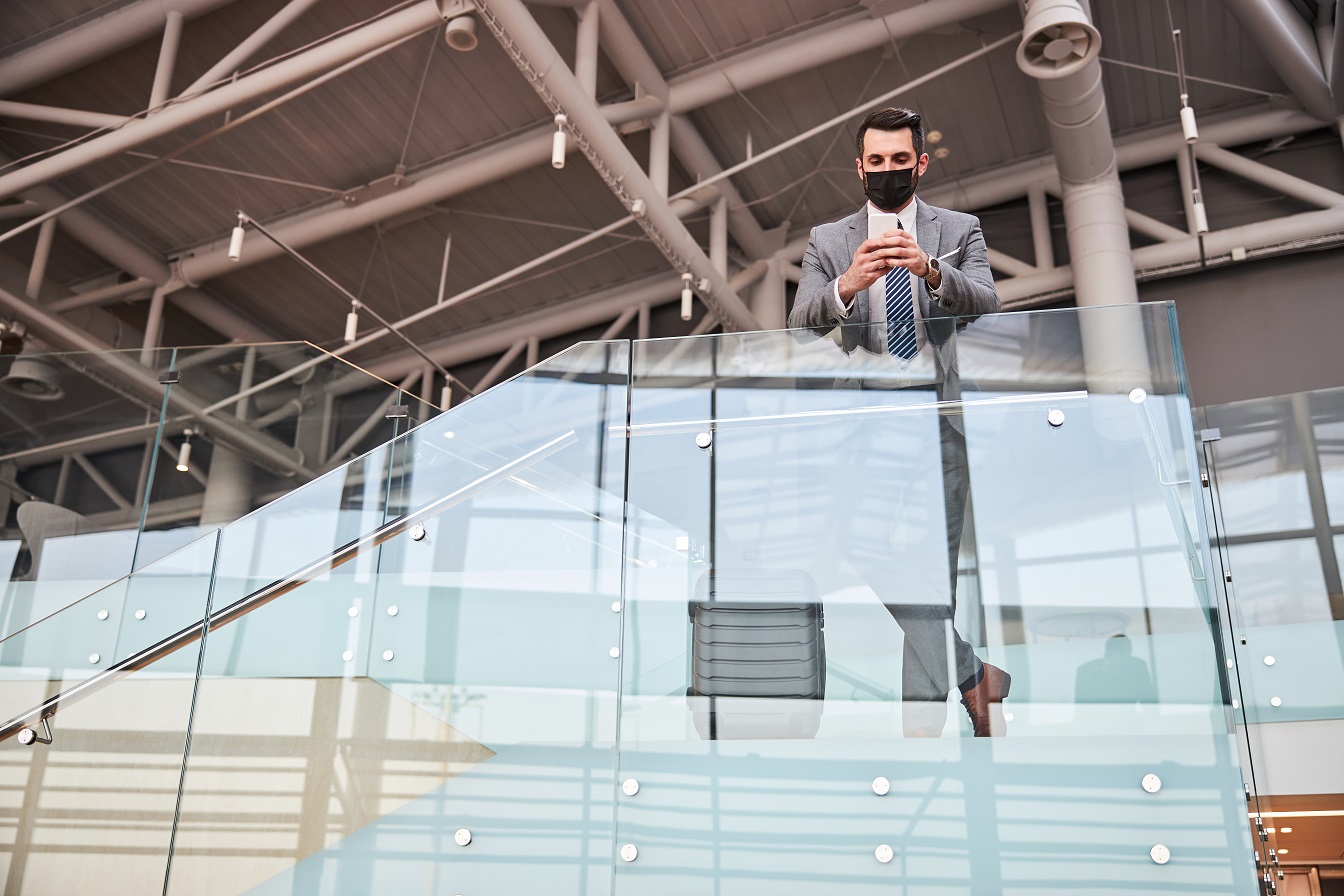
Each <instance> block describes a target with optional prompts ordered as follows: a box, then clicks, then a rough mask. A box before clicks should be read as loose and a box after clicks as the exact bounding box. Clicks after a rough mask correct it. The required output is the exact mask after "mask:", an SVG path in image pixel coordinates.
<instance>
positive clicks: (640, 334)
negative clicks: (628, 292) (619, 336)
mask: <svg viewBox="0 0 1344 896" xmlns="http://www.w3.org/2000/svg"><path fill="white" fill-rule="evenodd" d="M651 310H652V309H651V308H650V306H649V303H648V302H640V303H639V323H638V324H637V325H636V326H637V328H636V330H635V338H637V339H648V338H649V333H650V330H649V317H650V312H651Z"/></svg>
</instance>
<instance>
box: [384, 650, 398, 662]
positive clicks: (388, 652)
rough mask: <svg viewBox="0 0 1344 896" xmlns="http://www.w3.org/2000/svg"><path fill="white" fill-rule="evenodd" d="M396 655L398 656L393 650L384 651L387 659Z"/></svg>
mask: <svg viewBox="0 0 1344 896" xmlns="http://www.w3.org/2000/svg"><path fill="white" fill-rule="evenodd" d="M394 656H396V654H395V653H393V652H392V651H390V650H384V651H383V659H385V660H391V659H392V657H394Z"/></svg>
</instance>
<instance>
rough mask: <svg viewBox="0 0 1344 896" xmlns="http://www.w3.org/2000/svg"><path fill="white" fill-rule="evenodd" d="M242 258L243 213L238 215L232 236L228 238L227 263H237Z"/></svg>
mask: <svg viewBox="0 0 1344 896" xmlns="http://www.w3.org/2000/svg"><path fill="white" fill-rule="evenodd" d="M242 257H243V213H242V212H239V213H238V223H237V224H236V225H234V228H233V234H232V235H231V236H230V237H229V261H237V260H238V259H240V258H242Z"/></svg>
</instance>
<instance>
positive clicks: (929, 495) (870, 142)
mask: <svg viewBox="0 0 1344 896" xmlns="http://www.w3.org/2000/svg"><path fill="white" fill-rule="evenodd" d="M855 142H856V147H857V149H858V153H859V157H858V158H857V159H856V160H855V162H856V165H857V168H858V176H859V179H860V180H861V181H862V183H863V186H864V193H865V194H866V195H867V197H868V203H867V205H866V206H865V207H864V208H863V209H861V210H860V211H858V212H857V213H856V214H853V215H850V216H849V217H846V218H843V219H841V220H840V221H836V222H834V223H832V224H823V225H821V226H820V227H817V228H815V229H813V231H812V238H811V241H810V242H809V244H808V247H807V252H806V254H805V255H804V256H803V277H802V279H801V281H800V282H799V284H798V295H797V298H796V299H795V302H794V307H793V310H792V311H791V312H790V314H789V325H790V326H792V327H806V328H809V329H812V330H815V331H817V332H820V333H825V332H827V331H829V330H831V329H832V328H834V327H836V326H837V325H841V324H869V325H870V326H866V327H845V328H843V329H842V330H841V338H842V346H843V348H844V349H845V351H846V352H853V351H854V350H855V349H856V348H860V347H861V348H864V349H866V350H868V351H869V352H873V353H874V354H878V355H883V356H884V357H886V359H887V360H888V361H889V362H890V365H891V370H892V371H893V372H894V374H895V376H894V377H893V379H892V380H888V381H886V382H883V383H878V382H877V381H875V380H873V379H871V378H870V379H869V380H868V381H867V382H865V383H863V384H862V387H864V388H872V389H887V390H891V389H905V388H910V387H911V385H912V381H911V380H910V379H909V378H906V379H905V380H904V381H902V375H903V374H904V372H905V371H907V370H908V369H915V368H918V366H919V365H920V364H921V363H923V364H924V367H925V368H927V369H929V370H931V371H933V372H934V373H933V375H932V376H929V377H925V378H924V379H923V380H922V382H920V383H919V385H918V386H917V387H915V388H914V389H913V390H912V391H911V392H910V393H908V394H906V395H902V396H897V395H896V394H895V393H892V394H890V395H888V396H886V397H885V403H897V404H899V403H901V400H900V399H901V398H903V397H908V398H909V399H910V402H909V403H911V404H919V403H922V404H924V405H925V411H924V413H925V417H926V421H925V422H926V424H927V425H926V426H925V427H924V428H923V429H924V432H925V433H926V435H925V436H923V437H921V436H920V434H919V431H918V430H919V427H918V426H914V425H911V424H910V423H909V422H907V423H905V424H902V423H901V422H900V421H899V420H898V419H896V417H895V416H893V417H892V418H891V419H889V420H887V421H884V422H879V423H874V424H870V425H865V426H864V427H863V428H861V429H860V430H859V432H857V433H856V434H855V437H854V438H853V439H851V440H849V443H850V447H851V450H850V451H847V452H846V453H845V456H843V457H840V458H837V462H838V463H842V464H845V465H846V467H847V470H846V472H847V474H848V475H847V477H846V478H845V480H844V481H845V482H846V491H847V493H846V494H845V495H843V496H841V497H842V502H843V505H842V506H841V507H840V508H839V511H838V519H837V524H838V525H837V533H836V534H837V538H838V539H839V541H840V545H841V549H842V551H843V552H844V553H845V554H846V556H847V557H848V559H849V560H850V561H851V563H852V564H853V565H854V567H855V568H856V569H857V570H858V571H859V572H860V574H861V575H862V576H863V577H864V579H865V581H867V583H868V584H869V586H870V587H871V588H872V589H873V590H874V591H875V592H876V593H877V595H878V597H879V598H880V599H881V600H882V602H883V603H884V604H885V605H886V607H887V610H888V611H889V612H890V613H891V615H892V616H893V617H894V618H895V619H896V621H897V622H898V623H899V624H900V626H901V628H902V630H903V631H904V632H905V650H904V656H903V664H902V684H901V689H902V696H903V699H904V729H905V733H906V736H931V737H936V736H937V735H938V734H939V733H941V731H942V729H943V725H944V724H945V722H946V707H947V702H946V701H947V695H948V693H949V692H950V690H951V687H952V686H953V685H954V684H955V685H956V686H957V688H958V689H959V690H960V691H961V695H962V705H963V706H965V707H966V711H967V713H968V714H969V716H970V719H971V726H972V728H973V729H974V731H975V735H976V736H977V737H985V736H989V735H991V734H994V735H999V734H1003V733H1004V729H1003V717H1002V712H1001V707H1000V706H999V704H1000V703H1001V702H1002V700H1003V698H1004V697H1006V696H1007V695H1008V688H1009V684H1010V677H1009V675H1008V674H1007V673H1006V672H1004V671H1003V670H1002V669H999V668H998V667H996V666H992V665H990V664H989V663H983V662H981V660H980V659H979V658H978V657H977V656H976V655H975V652H974V651H973V650H972V648H971V646H970V644H968V643H967V642H966V641H965V640H964V639H963V638H962V637H961V636H960V635H959V634H958V633H957V631H956V630H955V628H953V626H952V619H953V616H954V614H955V609H956V579H957V553H958V550H959V548H960V544H961V530H962V523H963V521H964V518H965V512H966V498H967V493H968V491H969V476H968V470H967V464H966V438H965V434H964V431H963V424H962V422H961V416H960V413H959V412H957V409H956V408H955V405H944V408H945V410H947V411H951V413H937V412H936V411H934V410H932V409H933V407H934V405H933V403H932V399H933V397H934V395H935V394H936V396H937V398H938V400H939V401H941V402H955V401H957V400H958V399H959V397H960V383H959V381H958V378H957V371H956V357H955V350H956V340H955V339H954V338H952V336H953V333H954V331H955V329H956V326H957V325H958V322H955V321H953V320H952V319H951V317H952V316H957V317H966V316H975V315H979V314H986V313H989V312H993V311H997V310H999V298H998V295H997V294H996V293H995V291H994V280H993V277H992V275H991V274H990V270H989V262H988V260H987V257H986V250H985V240H984V236H983V234H982V233H981V231H980V222H979V221H978V220H977V219H976V218H974V217H973V216H971V215H966V214H961V213H959V212H954V211H949V210H947V209H941V208H934V207H933V206H930V205H927V204H925V203H924V202H922V201H920V200H919V199H918V198H916V197H915V188H916V186H917V185H918V183H919V178H920V175H922V174H923V173H924V172H925V170H927V168H928V165H929V157H928V155H927V154H926V153H925V152H924V125H923V121H922V119H921V117H920V115H919V113H917V112H914V111H911V110H909V109H882V110H880V111H877V112H873V113H871V114H870V115H868V117H866V118H865V119H864V120H863V123H862V124H861V125H860V126H859V130H858V134H857V136H856V141H855ZM893 213H894V214H896V215H897V216H898V217H899V223H898V224H897V226H895V227H892V228H890V229H888V230H886V231H885V232H883V233H882V234H881V236H879V237H876V238H867V237H868V231H869V222H868V218H869V216H870V215H875V214H893ZM960 324H961V325H964V320H963V321H961V322H960ZM930 362H931V363H930ZM912 365H913V368H912ZM919 390H922V396H923V397H921V393H920V391H919ZM875 403H884V402H875ZM934 414H936V416H937V422H936V425H935V424H934V423H933V421H932V419H931V416H932V415H934ZM911 419H912V418H909V417H907V418H906V420H907V421H909V420H911ZM935 432H936V435H934V433H935Z"/></svg>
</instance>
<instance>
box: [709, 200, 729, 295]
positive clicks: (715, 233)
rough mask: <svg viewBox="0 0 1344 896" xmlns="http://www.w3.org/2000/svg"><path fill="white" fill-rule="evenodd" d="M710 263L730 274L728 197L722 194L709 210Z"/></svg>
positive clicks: (723, 272)
mask: <svg viewBox="0 0 1344 896" xmlns="http://www.w3.org/2000/svg"><path fill="white" fill-rule="evenodd" d="M709 263H710V264H712V265H714V270H716V271H718V272H719V273H720V274H723V275H724V276H725V277H726V276H728V197H727V196H720V197H719V201H718V202H716V203H714V205H713V206H711V208H710V212H709Z"/></svg>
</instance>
